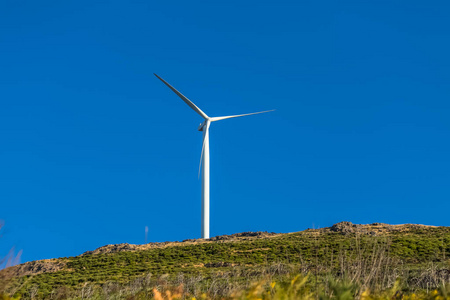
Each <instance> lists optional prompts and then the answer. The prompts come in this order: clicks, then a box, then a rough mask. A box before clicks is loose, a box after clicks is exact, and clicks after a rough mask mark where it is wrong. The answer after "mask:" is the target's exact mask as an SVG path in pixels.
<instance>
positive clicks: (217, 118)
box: [209, 109, 275, 122]
mask: <svg viewBox="0 0 450 300" xmlns="http://www.w3.org/2000/svg"><path fill="white" fill-rule="evenodd" d="M274 110H275V109H272V110H266V111H259V112H255V113H250V114H243V115H234V116H224V117H214V118H210V119H209V120H210V121H211V122H214V121H220V120H225V119H231V118H237V117H245V116H250V115H257V114H263V113H266V112H271V111H274Z"/></svg>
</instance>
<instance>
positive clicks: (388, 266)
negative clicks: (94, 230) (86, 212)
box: [8, 226, 450, 299]
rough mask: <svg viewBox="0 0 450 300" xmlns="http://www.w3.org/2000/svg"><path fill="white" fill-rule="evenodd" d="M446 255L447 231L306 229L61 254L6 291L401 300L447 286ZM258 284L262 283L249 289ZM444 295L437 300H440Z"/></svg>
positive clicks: (104, 295) (61, 294)
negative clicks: (56, 266) (390, 299)
mask: <svg viewBox="0 0 450 300" xmlns="http://www.w3.org/2000/svg"><path fill="white" fill-rule="evenodd" d="M448 253H450V228H447V227H418V226H417V227H414V226H412V227H408V228H406V229H405V230H396V231H389V232H387V233H383V234H377V235H374V234H371V233H370V230H369V231H364V232H363V233H358V232H356V233H348V234H343V232H333V231H331V230H307V231H304V232H298V233H293V234H282V235H276V236H273V237H264V238H248V239H240V240H238V239H236V240H230V241H216V242H207V243H197V244H180V245H177V246H170V247H165V248H164V247H161V248H153V249H148V250H142V251H123V252H117V253H107V254H90V255H83V256H78V257H70V258H62V259H60V261H62V262H64V263H65V267H64V268H63V269H61V270H59V271H57V272H51V273H41V274H36V275H26V276H21V277H17V278H15V279H14V281H13V283H11V284H10V285H9V287H8V292H9V293H10V294H13V295H16V296H17V295H21V297H22V298H33V299H38V298H52V299H63V298H70V297H73V298H80V299H85V298H91V297H97V298H111V295H115V296H114V297H116V298H127V297H131V296H133V297H137V298H142V299H144V298H145V299H147V298H149V297H152V296H153V295H155V291H161V292H163V293H165V292H166V291H170V290H172V291H175V290H176V288H177V287H179V286H181V285H182V286H183V288H182V292H181V294H180V295H182V298H184V297H187V296H195V297H197V298H199V297H200V298H201V297H202V294H205V295H206V296H205V295H204V296H203V297H204V298H205V297H208V298H209V297H212V298H220V297H234V298H240V299H253V298H252V297H253V296H252V297H250V296H249V295H248V294H245V293H253V294H254V295H259V296H258V297H259V298H261V299H293V298H292V297H294V296H292V295H294V294H292V295H291V296H292V297H291V296H286V295H287V294H289V293H294V292H293V289H294V287H291V288H290V289H289V288H288V287H289V285H290V284H294V283H293V280H294V279H295V278H296V279H295V280H294V281H295V282H297V283H298V282H301V289H302V290H301V291H297V292H299V293H301V297H300V296H298V295H297V294H295V295H297V296H295V297H294V298H297V299H300V298H302V297H303V298H302V299H310V298H308V297H313V298H315V297H316V296H317V297H319V296H320V297H321V299H332V298H333V297H335V296H336V295H337V294H342V295H344V294H345V295H348V297H350V298H348V297H347V296H345V297H344V296H343V297H344V298H345V299H353V298H354V297H359V298H361V297H366V299H384V298H383V297H385V296H386V295H387V294H388V293H389V291H391V292H392V289H394V288H395V289H396V291H395V293H397V295H400V294H401V295H403V296H404V295H412V294H413V293H416V294H415V295H416V296H417V293H418V295H422V296H423V297H425V296H427V297H428V296H429V295H430V293H431V291H432V290H434V289H439V288H442V287H441V285H442V282H449V280H450V270H449V260H448V259H447V254H448ZM296 275H298V276H297V277H295V276H296ZM254 282H258V283H257V286H259V287H258V288H257V291H256V290H255V291H253V292H251V289H252V288H255V286H254V285H252V284H253V283H254ZM396 282H397V284H395V283H396ZM297 283H296V284H297ZM273 284H275V286H277V288H280V290H277V291H276V289H274V288H273V287H271V285H273ZM281 287H283V288H281ZM153 288H156V289H157V290H155V291H153ZM296 288H297V287H296ZM306 290H308V291H309V292H307V291H306ZM341 290H342V291H341ZM236 291H240V292H236ZM268 291H269V292H270V293H269V294H267V292H268ZM439 291H441V290H439ZM439 291H438V292H436V293H437V294H435V296H436V297H438V296H442V295H443V294H442V293H441V292H439ZM427 292H428V293H427ZM261 293H262V294H261ZM283 293H284V294H283ZM286 293H287V294H286ZM363 293H365V294H363ZM172 294H173V295H175V294H176V293H175V292H172ZM253 294H252V295H253ZM108 295H109V296H108ZM163 295H165V296H164V297H165V298H167V295H166V294H163ZM282 295H283V296H282ZM333 295H334V296H333ZM155 297H156V296H155ZM161 297H162V296H161ZM180 297H181V296H180ZM255 297H256V296H255ZM289 297H291V298H289ZM377 297H378V298H377ZM386 297H387V296H386ZM408 297H409V296H408ZM411 297H412V296H411ZM423 297H422V298H423ZM442 297H443V296H442ZM344 298H339V299H344ZM254 299H256V298H254ZM333 299H334V298H333ZM336 299H337V298H336ZM386 299H387V298H386ZM411 299H413V298H411ZM430 299H431V298H430ZM433 299H435V298H433ZM436 299H437V298H436ZM442 299H443V298H442Z"/></svg>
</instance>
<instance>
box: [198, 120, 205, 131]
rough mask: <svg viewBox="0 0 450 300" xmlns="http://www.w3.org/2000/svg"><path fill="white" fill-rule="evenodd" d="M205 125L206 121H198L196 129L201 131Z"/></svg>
mask: <svg viewBox="0 0 450 300" xmlns="http://www.w3.org/2000/svg"><path fill="white" fill-rule="evenodd" d="M205 125H206V121H205V122H203V123H200V125H198V131H203V128H204V127H205Z"/></svg>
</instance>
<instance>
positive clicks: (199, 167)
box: [198, 122, 210, 179]
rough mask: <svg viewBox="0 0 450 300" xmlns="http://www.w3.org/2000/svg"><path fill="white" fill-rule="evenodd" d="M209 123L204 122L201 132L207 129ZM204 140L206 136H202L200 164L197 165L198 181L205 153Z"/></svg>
mask: <svg viewBox="0 0 450 300" xmlns="http://www.w3.org/2000/svg"><path fill="white" fill-rule="evenodd" d="M209 124H210V123H209V122H206V124H205V126H204V128H203V130H208V129H209ZM205 140H206V134H203V144H202V154H200V163H199V164H198V178H199V179H200V172H201V168H202V159H203V152H204V151H205Z"/></svg>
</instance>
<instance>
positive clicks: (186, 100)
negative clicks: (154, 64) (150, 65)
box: [153, 73, 209, 120]
mask: <svg viewBox="0 0 450 300" xmlns="http://www.w3.org/2000/svg"><path fill="white" fill-rule="evenodd" d="M153 75H155V76H156V77H158V79H159V80H161V81H162V82H164V84H165V85H167V86H168V87H169V88H170V89H171V90H172V91H173V92H174V93H175V94H177V95H178V97H180V98H181V100H183V101H184V102H185V103H186V104H187V105H189V107H190V108H192V109H193V110H194V111H195V112H196V113H198V114H199V115H200V116H202V118H203V119H205V120H208V119H209V117H208V116H207V115H206V114H205V113H204V112H203V111H202V110H201V109H200V108H198V107H197V106H196V105H195V104H194V103H192V101H191V100H189V99H188V98H186V97H185V96H184V95H183V94H182V93H180V92H179V91H177V90H176V89H175V88H174V87H173V86H171V85H170V84H169V83H167V82H166V81H165V80H164V79H162V78H161V77H159V76H158V75H156V74H155V73H153Z"/></svg>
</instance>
